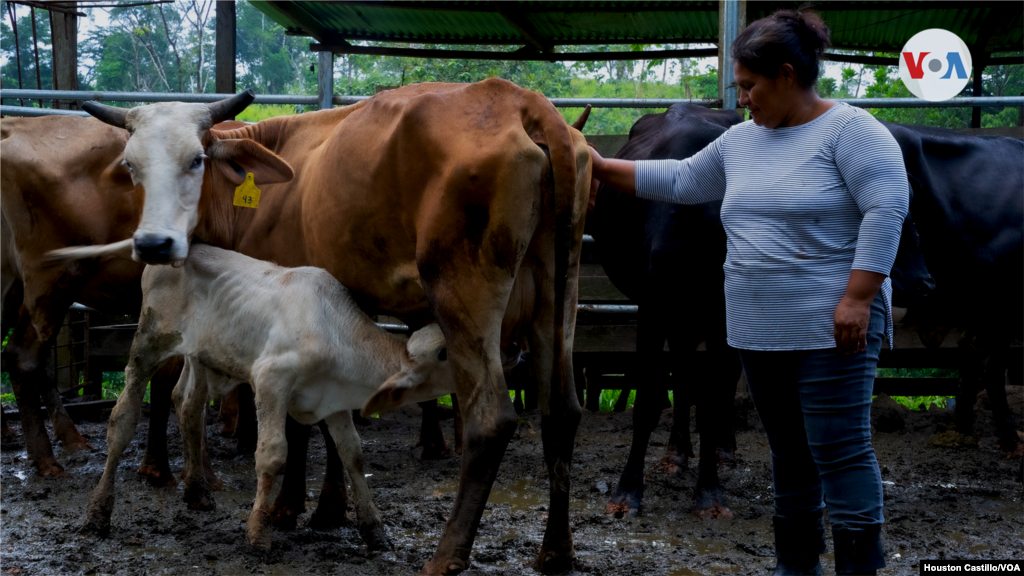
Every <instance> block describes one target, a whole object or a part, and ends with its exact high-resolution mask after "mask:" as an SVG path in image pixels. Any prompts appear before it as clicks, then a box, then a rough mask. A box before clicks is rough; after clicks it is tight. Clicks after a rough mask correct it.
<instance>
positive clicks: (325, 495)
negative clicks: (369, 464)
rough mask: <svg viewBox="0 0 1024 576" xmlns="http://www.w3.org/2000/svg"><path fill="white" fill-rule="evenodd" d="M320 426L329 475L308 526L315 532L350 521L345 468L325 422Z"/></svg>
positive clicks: (326, 476) (321, 489)
mask: <svg viewBox="0 0 1024 576" xmlns="http://www.w3.org/2000/svg"><path fill="white" fill-rule="evenodd" d="M353 412H354V411H353ZM319 425H320V433H321V434H323V437H324V444H325V446H326V449H327V473H326V474H325V475H324V484H323V486H321V487H320V500H318V501H317V503H316V510H315V511H314V512H313V516H311V517H310V519H309V523H308V524H307V526H309V527H310V528H312V529H314V530H330V529H332V528H337V527H339V526H341V525H342V524H344V523H345V521H346V520H348V490H347V489H346V488H345V466H344V464H343V463H342V462H341V458H340V457H339V456H338V447H337V445H335V443H334V440H333V439H332V438H331V431H330V429H329V428H328V427H327V423H326V422H324V421H323V420H321V421H320V424H319ZM289 455H290V453H289Z"/></svg>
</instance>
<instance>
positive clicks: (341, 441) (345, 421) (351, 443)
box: [324, 410, 391, 550]
mask: <svg viewBox="0 0 1024 576" xmlns="http://www.w3.org/2000/svg"><path fill="white" fill-rule="evenodd" d="M324 421H325V422H327V428H328V429H329V430H330V434H331V437H332V438H333V439H334V443H335V445H336V446H337V449H338V456H340V457H341V461H342V462H343V463H344V464H345V468H346V469H347V470H348V477H349V480H351V482H352V498H353V500H354V501H355V505H356V517H357V518H358V520H359V533H360V534H361V535H362V536H363V540H364V541H365V542H366V545H367V546H369V548H370V549H371V550H388V549H390V548H391V543H390V542H388V537H387V534H386V533H385V532H384V524H383V523H381V521H380V514H378V513H377V507H376V506H374V505H373V499H372V498H371V496H370V489H369V487H368V486H367V485H366V476H365V475H364V474H363V450H362V448H360V442H361V441H360V440H359V434H358V433H357V432H356V428H355V426H354V425H353V424H352V412H350V411H348V410H343V411H341V412H337V413H335V414H331V415H330V416H328V417H327V418H325V419H324Z"/></svg>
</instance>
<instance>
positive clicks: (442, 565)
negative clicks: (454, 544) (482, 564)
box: [420, 558, 469, 576]
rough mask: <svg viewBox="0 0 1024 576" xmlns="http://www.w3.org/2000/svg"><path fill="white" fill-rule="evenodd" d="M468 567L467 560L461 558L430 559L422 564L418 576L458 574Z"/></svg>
mask: <svg viewBox="0 0 1024 576" xmlns="http://www.w3.org/2000/svg"><path fill="white" fill-rule="evenodd" d="M467 568H469V560H463V559H461V558H442V559H440V560H431V561H430V562H427V563H426V564H424V565H423V570H420V576H440V575H442V574H458V573H459V572H462V571H463V570H465V569H467Z"/></svg>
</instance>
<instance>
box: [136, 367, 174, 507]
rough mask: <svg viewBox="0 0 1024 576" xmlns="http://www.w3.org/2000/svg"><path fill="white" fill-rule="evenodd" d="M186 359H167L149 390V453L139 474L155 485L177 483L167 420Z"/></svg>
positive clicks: (140, 467)
mask: <svg viewBox="0 0 1024 576" xmlns="http://www.w3.org/2000/svg"><path fill="white" fill-rule="evenodd" d="M182 366H184V360H183V359H181V358H176V359H173V360H170V361H168V362H167V364H165V365H164V367H163V368H161V369H160V370H158V371H157V373H156V374H155V375H154V376H153V379H152V380H151V381H150V392H149V438H148V440H147V442H146V454H145V455H144V456H143V457H142V465H141V466H139V476H142V477H143V478H145V479H146V483H147V484H149V485H150V486H154V487H157V488H159V487H165V486H177V485H178V481H177V480H175V478H174V474H172V473H171V465H170V462H168V459H167V421H168V419H169V417H170V414H171V403H172V402H171V394H172V393H173V391H174V385H175V384H177V382H178V379H179V378H180V377H181V370H182Z"/></svg>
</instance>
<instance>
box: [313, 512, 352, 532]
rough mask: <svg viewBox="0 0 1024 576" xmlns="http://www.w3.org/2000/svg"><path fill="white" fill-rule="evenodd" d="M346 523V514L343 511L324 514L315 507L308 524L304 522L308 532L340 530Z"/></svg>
mask: <svg viewBox="0 0 1024 576" xmlns="http://www.w3.org/2000/svg"><path fill="white" fill-rule="evenodd" d="M346 522H348V512H346V511H344V510H342V511H340V512H337V511H330V512H324V511H322V510H320V507H317V509H316V511H315V512H313V515H312V516H310V517H309V522H306V527H307V528H309V529H310V530H334V529H335V528H341V527H342V526H344V525H345V523H346Z"/></svg>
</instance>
